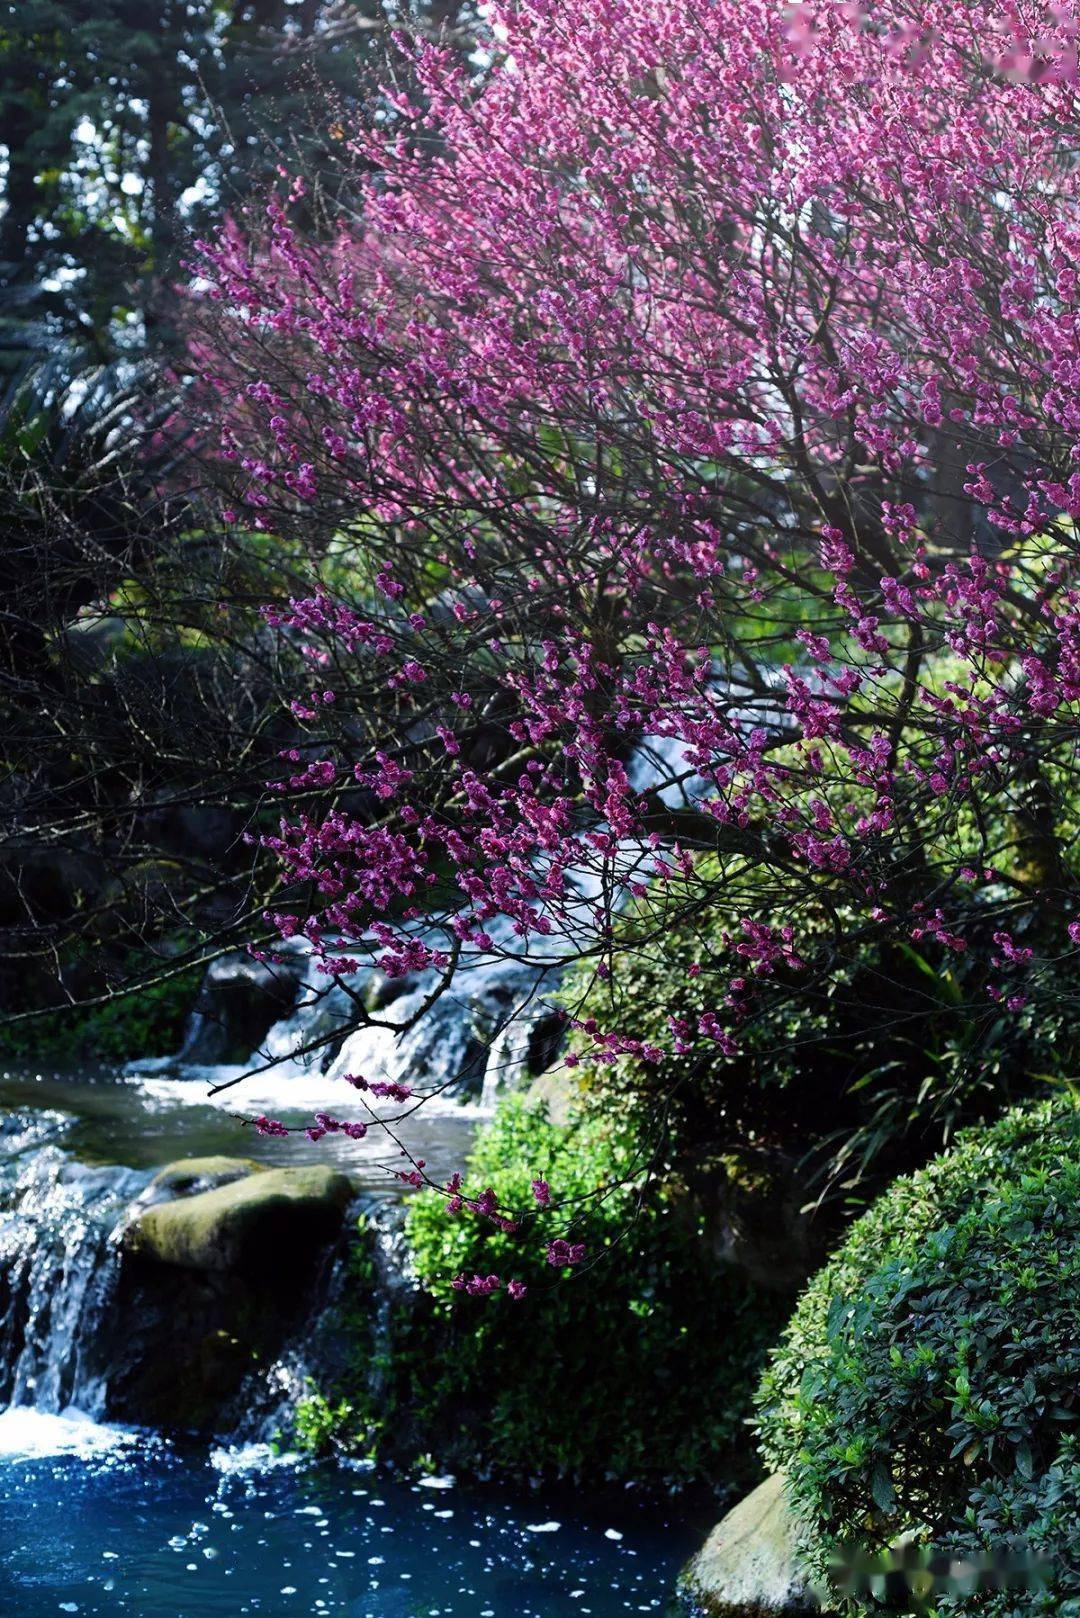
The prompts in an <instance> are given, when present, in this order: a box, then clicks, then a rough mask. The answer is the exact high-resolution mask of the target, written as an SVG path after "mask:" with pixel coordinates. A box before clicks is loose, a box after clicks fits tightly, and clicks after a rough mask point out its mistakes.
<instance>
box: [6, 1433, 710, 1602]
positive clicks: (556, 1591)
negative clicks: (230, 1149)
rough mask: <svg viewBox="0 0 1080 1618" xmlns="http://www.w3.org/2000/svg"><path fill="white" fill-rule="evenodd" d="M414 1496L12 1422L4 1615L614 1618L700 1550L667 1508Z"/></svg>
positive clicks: (668, 1582)
mask: <svg viewBox="0 0 1080 1618" xmlns="http://www.w3.org/2000/svg"><path fill="white" fill-rule="evenodd" d="M582 1509H583V1508H582V1503H581V1500H580V1498H578V1499H576V1500H575V1501H574V1503H573V1506H572V1507H569V1509H568V1502H567V1501H566V1500H565V1499H559V1498H557V1497H552V1496H546V1497H528V1498H525V1499H522V1498H515V1497H513V1496H509V1495H507V1494H505V1493H502V1492H499V1491H492V1490H483V1489H473V1488H465V1487H462V1486H459V1485H458V1484H456V1483H455V1481H454V1480H453V1479H452V1478H444V1477H429V1478H423V1479H420V1480H418V1481H415V1482H407V1481H402V1480H399V1479H396V1478H392V1477H388V1476H386V1475H384V1474H382V1473H380V1472H375V1471H372V1470H369V1469H367V1468H366V1467H364V1466H362V1465H349V1466H334V1465H330V1464H301V1463H298V1462H297V1461H296V1460H295V1459H293V1458H289V1457H286V1458H275V1457H274V1456H272V1455H271V1454H270V1453H269V1452H268V1451H267V1450H265V1449H263V1448H262V1447H259V1446H250V1447H248V1448H246V1449H243V1450H235V1449H234V1450H229V1449H225V1450H216V1451H212V1452H211V1453H210V1454H209V1455H206V1454H200V1453H195V1452H184V1451H180V1450H177V1449H174V1448H173V1447H171V1446H169V1445H167V1444H165V1443H164V1442H162V1441H160V1440H156V1439H151V1438H148V1436H147V1435H145V1434H138V1433H132V1432H125V1431H124V1430H122V1429H117V1428H110V1427H98V1426H97V1425H96V1424H95V1423H92V1422H88V1421H86V1420H85V1419H80V1418H79V1417H78V1416H77V1415H72V1414H70V1413H69V1414H67V1415H62V1416H44V1415H41V1414H39V1413H37V1412H32V1411H19V1410H13V1411H9V1412H7V1413H6V1414H5V1415H3V1416H0V1520H2V1521H3V1524H4V1533H3V1536H2V1537H0V1612H2V1613H3V1614H4V1615H5V1618H8V1615H11V1618H15V1615H16V1614H17V1615H18V1618H46V1615H48V1618H54V1615H55V1614H57V1613H79V1614H84V1615H87V1618H91V1615H100V1618H113V1615H119V1614H131V1615H132V1618H218V1615H222V1618H223V1615H225V1614H229V1615H234V1614H236V1615H240V1614H248V1613H250V1614H263V1615H266V1618H288V1615H289V1614H293V1613H296V1614H301V1613H304V1614H314V1615H321V1614H332V1613H337V1614H348V1615H349V1618H569V1615H575V1614H579V1613H580V1614H583V1615H584V1618H614V1615H615V1614H620V1615H621V1614H625V1613H656V1612H662V1611H663V1610H664V1607H665V1604H666V1602H667V1600H668V1595H669V1592H670V1590H671V1587H672V1582H673V1579H674V1576H675V1574H676V1572H677V1570H678V1567H679V1565H680V1563H681V1562H682V1561H683V1560H684V1559H685V1557H686V1556H687V1554H689V1552H690V1551H691V1550H692V1549H693V1548H694V1544H695V1542H696V1535H695V1533H694V1531H693V1529H690V1530H688V1529H687V1527H686V1526H685V1525H683V1526H679V1527H671V1526H670V1525H668V1524H666V1523H665V1522H664V1521H663V1520H662V1518H661V1516H660V1514H659V1513H658V1511H657V1510H656V1509H655V1508H648V1507H646V1506H645V1505H642V1506H640V1507H637V1508H636V1509H635V1507H634V1503H633V1499H632V1496H629V1495H627V1496H625V1497H624V1498H623V1499H622V1500H621V1501H620V1505H619V1508H618V1510H617V1512H616V1511H612V1510H611V1509H607V1510H605V1511H604V1512H603V1513H602V1514H597V1515H593V1516H588V1515H586V1516H583V1515H582Z"/></svg>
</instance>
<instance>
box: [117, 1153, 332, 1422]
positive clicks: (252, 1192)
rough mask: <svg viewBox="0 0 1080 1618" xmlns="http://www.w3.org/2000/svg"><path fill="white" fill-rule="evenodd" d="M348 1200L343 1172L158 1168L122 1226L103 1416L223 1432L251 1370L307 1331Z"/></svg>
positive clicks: (197, 1165) (245, 1166)
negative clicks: (106, 1406) (106, 1403)
mask: <svg viewBox="0 0 1080 1618" xmlns="http://www.w3.org/2000/svg"><path fill="white" fill-rule="evenodd" d="M351 1198H352V1186H351V1184H350V1182H349V1180H348V1179H347V1178H346V1176H345V1175H343V1174H339V1173H336V1172H335V1171H333V1170H332V1169H329V1168H325V1167H321V1166H315V1167H310V1168H286V1169H270V1168H264V1167H262V1166H261V1165H259V1164H257V1163H254V1162H251V1161H250V1160H249V1159H247V1158H233V1157H204V1158H188V1159H186V1160H183V1161H180V1162H176V1163H170V1164H169V1165H168V1166H167V1167H166V1168H164V1169H162V1170H161V1171H160V1172H159V1173H158V1174H157V1175H156V1176H155V1177H154V1179H153V1181H151V1183H150V1185H149V1186H148V1187H147V1188H146V1190H145V1192H144V1193H143V1194H142V1195H141V1196H140V1197H139V1199H138V1200H137V1201H136V1202H135V1203H134V1204H132V1206H131V1210H130V1217H129V1220H128V1223H127V1225H126V1228H125V1230H124V1235H123V1241H122V1263H121V1266H120V1275H119V1282H118V1285H117V1288H116V1292H115V1295H114V1299H113V1304H112V1308H111V1311H110V1315H111V1321H112V1328H111V1329H112V1340H111V1342H110V1343H109V1344H108V1345H107V1359H108V1363H109V1366H110V1373H109V1387H108V1414H109V1416H110V1417H111V1418H113V1419H115V1420H123V1421H133V1422H139V1423H145V1424H148V1425H151V1426H155V1427H161V1428H163V1429H164V1430H166V1431H172V1432H177V1431H186V1432H197V1433H211V1432H219V1431H228V1430H231V1429H232V1428H233V1426H235V1422H236V1419H237V1410H236V1405H237V1402H238V1401H242V1400H243V1397H244V1395H243V1389H244V1388H245V1387H247V1386H248V1384H249V1380H250V1378H251V1377H252V1375H253V1374H255V1373H259V1372H260V1370H261V1369H262V1368H265V1367H268V1366H270V1365H272V1364H273V1363H274V1362H275V1360H276V1359H277V1357H278V1355H279V1354H280V1353H281V1350H282V1345H283V1344H284V1343H286V1342H288V1341H289V1340H290V1339H291V1337H292V1336H293V1335H294V1334H296V1333H297V1332H299V1331H303V1330H306V1329H307V1327H306V1326H305V1322H308V1320H309V1314H310V1311H311V1308H312V1303H313V1299H314V1298H316V1297H317V1296H318V1295H319V1290H320V1287H321V1286H322V1285H323V1284H324V1280H325V1277H326V1276H327V1275H328V1274H330V1273H332V1271H333V1266H334V1261H335V1255H336V1254H337V1252H338V1249H339V1248H340V1246H341V1243H342V1242H343V1241H344V1222H345V1211H346V1208H347V1206H348V1204H349V1202H350V1200H351Z"/></svg>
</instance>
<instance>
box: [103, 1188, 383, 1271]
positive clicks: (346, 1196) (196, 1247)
mask: <svg viewBox="0 0 1080 1618" xmlns="http://www.w3.org/2000/svg"><path fill="white" fill-rule="evenodd" d="M194 1161H195V1162H196V1163H197V1162H199V1160H198V1159H195V1160H194ZM203 1161H204V1162H205V1160H203ZM234 1161H237V1160H234ZM181 1167H182V1165H177V1164H173V1165H170V1170H169V1171H166V1172H171V1171H175V1170H177V1169H179V1168H181ZM189 1173H190V1166H189ZM351 1196H352V1186H351V1185H350V1182H349V1180H348V1179H347V1178H346V1176H345V1175H344V1174H339V1173H336V1172H335V1171H334V1170H333V1169H329V1168H325V1167H322V1166H316V1167H311V1168H288V1169H265V1170H262V1171H260V1172H256V1173H251V1172H247V1173H245V1174H243V1176H242V1177H234V1178H232V1179H229V1180H228V1181H226V1182H225V1183H219V1184H217V1185H216V1186H215V1187H214V1188H213V1189H211V1190H206V1191H200V1192H198V1193H197V1194H196V1195H194V1196H178V1197H176V1198H175V1199H174V1200H172V1201H169V1202H160V1203H157V1204H155V1205H153V1206H151V1207H149V1208H146V1209H145V1210H144V1211H143V1212H142V1213H141V1214H140V1215H139V1216H138V1218H137V1219H136V1220H135V1221H134V1223H133V1224H132V1225H131V1226H130V1227H129V1230H128V1234H127V1243H128V1247H129V1249H130V1251H131V1252H132V1253H134V1254H136V1255H137V1256H138V1257H139V1258H142V1259H146V1260H150V1261H152V1262H154V1263H157V1264H167V1265H172V1266H176V1267H178V1268H180V1269H186V1270H200V1271H203V1272H206V1273H210V1274H219V1275H220V1274H231V1275H243V1276H252V1277H257V1276H263V1275H266V1274H267V1273H268V1272H270V1271H272V1270H278V1269H281V1268H282V1267H283V1266H288V1265H289V1264H290V1263H304V1262H305V1261H307V1260H309V1259H310V1255H311V1253H312V1250H313V1249H318V1248H320V1247H323V1246H325V1245H326V1243H327V1242H329V1241H331V1240H333V1238H334V1237H335V1236H336V1235H337V1233H338V1231H339V1229H340V1228H341V1221H342V1216H343V1214H344V1212H345V1208H346V1206H347V1204H348V1202H349V1200H350V1198H351Z"/></svg>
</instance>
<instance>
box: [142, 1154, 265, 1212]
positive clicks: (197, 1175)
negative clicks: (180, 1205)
mask: <svg viewBox="0 0 1080 1618" xmlns="http://www.w3.org/2000/svg"><path fill="white" fill-rule="evenodd" d="M264 1172H265V1165H264V1164H262V1163H256V1162H255V1159H254V1158H252V1157H226V1156H224V1155H223V1154H218V1155H216V1156H211V1157H184V1158H179V1159H177V1161H176V1162H175V1163H166V1165H165V1167H164V1168H163V1169H158V1171H157V1173H156V1174H155V1175H154V1178H153V1179H152V1180H151V1182H150V1184H151V1186H152V1187H153V1188H154V1189H155V1190H158V1191H163V1192H167V1193H168V1195H169V1196H170V1197H189V1196H192V1195H194V1194H196V1193H197V1192H200V1191H213V1190H215V1189H216V1188H217V1187H218V1186H219V1185H228V1184H229V1183H230V1182H231V1181H233V1180H243V1179H246V1177H247V1176H248V1175H249V1174H261V1173H264ZM160 1200H162V1201H164V1200H165V1199H164V1198H163V1197H162V1198H161V1199H160Z"/></svg>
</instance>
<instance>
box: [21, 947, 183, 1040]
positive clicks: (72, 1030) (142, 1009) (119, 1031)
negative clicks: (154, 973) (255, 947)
mask: <svg viewBox="0 0 1080 1618" xmlns="http://www.w3.org/2000/svg"><path fill="white" fill-rule="evenodd" d="M201 981H202V968H201V967H196V968H194V969H193V970H192V971H185V972H180V973H177V975H176V976H175V977H171V978H166V979H164V980H163V981H162V982H160V983H151V984H149V985H148V986H147V987H146V988H143V989H139V990H137V991H136V992H134V993H132V994H127V995H123V996H122V997H118V998H117V999H115V1000H110V1001H108V1002H106V1004H105V1005H102V1006H87V1007H85V1008H79V1009H73V1010H71V1011H66V1010H62V1009H57V1010H56V1011H53V1012H50V1013H49V1014H48V1015H46V1016H42V1017H35V1018H34V1019H33V1021H31V1022H20V1023H11V1024H8V1025H6V1026H5V1025H4V1024H3V1022H2V1021H0V1061H10V1062H20V1063H22V1062H58V1063H65V1062H68V1061H71V1060H72V1059H81V1060H88V1061H97V1062H123V1061H127V1060H128V1059H130V1058H132V1057H136V1056H146V1055H153V1056H158V1055H164V1054H167V1053H168V1052H170V1051H174V1050H176V1049H177V1048H178V1047H179V1045H180V1041H181V1039H182V1037H183V1033H184V1025H185V1023H186V1021H187V1018H188V1014H189V1012H190V1010H191V1007H192V1005H193V1004H194V1002H195V996H196V995H197V993H198V991H199V984H200V983H201Z"/></svg>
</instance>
